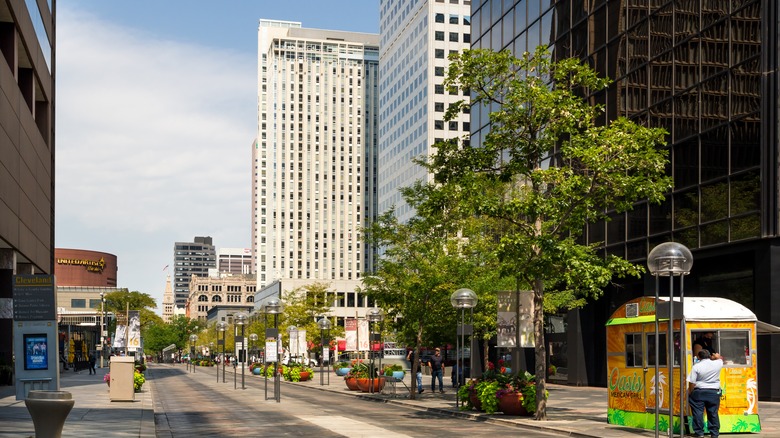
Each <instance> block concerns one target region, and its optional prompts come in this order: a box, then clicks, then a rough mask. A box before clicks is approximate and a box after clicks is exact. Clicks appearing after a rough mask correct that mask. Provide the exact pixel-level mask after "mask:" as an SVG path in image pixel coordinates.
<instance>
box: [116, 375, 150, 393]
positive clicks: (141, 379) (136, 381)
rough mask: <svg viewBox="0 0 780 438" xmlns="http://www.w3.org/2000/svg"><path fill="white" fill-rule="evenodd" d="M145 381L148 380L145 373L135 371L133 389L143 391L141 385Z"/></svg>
mask: <svg viewBox="0 0 780 438" xmlns="http://www.w3.org/2000/svg"><path fill="white" fill-rule="evenodd" d="M106 375H108V374H106ZM144 382H146V377H144V375H143V374H141V373H139V372H137V371H136V372H135V373H133V389H134V390H135V392H141V387H142V386H143V385H144Z"/></svg>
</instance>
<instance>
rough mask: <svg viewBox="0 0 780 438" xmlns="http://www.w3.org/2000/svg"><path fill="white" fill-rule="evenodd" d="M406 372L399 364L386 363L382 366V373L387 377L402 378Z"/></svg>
mask: <svg viewBox="0 0 780 438" xmlns="http://www.w3.org/2000/svg"><path fill="white" fill-rule="evenodd" d="M404 374H405V373H404V368H403V367H402V366H401V365H399V364H392V365H385V366H384V367H382V375H384V376H387V377H394V378H396V379H398V380H402V379H403V378H404Z"/></svg>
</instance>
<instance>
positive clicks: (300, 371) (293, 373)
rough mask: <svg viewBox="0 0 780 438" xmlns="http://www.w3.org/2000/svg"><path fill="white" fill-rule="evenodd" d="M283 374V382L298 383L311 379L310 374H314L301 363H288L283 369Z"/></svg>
mask: <svg viewBox="0 0 780 438" xmlns="http://www.w3.org/2000/svg"><path fill="white" fill-rule="evenodd" d="M283 373H284V379H285V380H287V381H290V382H300V381H306V380H309V378H311V376H312V374H313V373H314V370H313V369H311V368H309V367H308V366H306V365H304V364H302V363H297V362H290V363H289V364H287V366H285V367H284V371H283Z"/></svg>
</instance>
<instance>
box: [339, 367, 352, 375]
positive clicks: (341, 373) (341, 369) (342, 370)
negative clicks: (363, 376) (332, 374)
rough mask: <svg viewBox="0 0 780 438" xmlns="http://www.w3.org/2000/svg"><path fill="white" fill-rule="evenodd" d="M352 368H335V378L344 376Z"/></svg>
mask: <svg viewBox="0 0 780 438" xmlns="http://www.w3.org/2000/svg"><path fill="white" fill-rule="evenodd" d="M351 369H352V368H336V375H337V376H346V375H347V374H349V370H351Z"/></svg>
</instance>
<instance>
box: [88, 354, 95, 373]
mask: <svg viewBox="0 0 780 438" xmlns="http://www.w3.org/2000/svg"><path fill="white" fill-rule="evenodd" d="M96 361H97V358H96V357H95V354H94V353H90V354H89V374H90V375H91V374H97V371H95V362H96Z"/></svg>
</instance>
